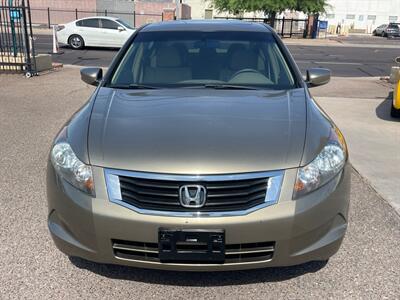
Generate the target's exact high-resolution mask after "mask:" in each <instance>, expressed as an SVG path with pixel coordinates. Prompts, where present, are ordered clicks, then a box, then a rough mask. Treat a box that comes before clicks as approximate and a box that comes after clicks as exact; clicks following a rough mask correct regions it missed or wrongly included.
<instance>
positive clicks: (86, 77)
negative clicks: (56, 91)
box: [81, 68, 103, 86]
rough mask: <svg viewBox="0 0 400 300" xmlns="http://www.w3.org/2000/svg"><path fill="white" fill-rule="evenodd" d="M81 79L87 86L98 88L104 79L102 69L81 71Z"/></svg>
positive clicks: (84, 69)
mask: <svg viewBox="0 0 400 300" xmlns="http://www.w3.org/2000/svg"><path fill="white" fill-rule="evenodd" d="M81 79H82V80H83V81H84V82H86V83H87V84H90V85H94V86H98V85H99V83H100V81H101V80H102V79H103V70H102V69H101V68H83V69H81Z"/></svg>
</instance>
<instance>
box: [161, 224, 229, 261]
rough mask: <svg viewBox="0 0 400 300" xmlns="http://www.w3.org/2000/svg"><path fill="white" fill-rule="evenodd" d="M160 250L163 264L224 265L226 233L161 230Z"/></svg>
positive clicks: (195, 230)
mask: <svg viewBox="0 0 400 300" xmlns="http://www.w3.org/2000/svg"><path fill="white" fill-rule="evenodd" d="M158 250H159V259H160V261H161V262H163V263H223V262H224V260H225V231H224V230H222V229H217V230H203V229H166V228H160V229H159V231H158Z"/></svg>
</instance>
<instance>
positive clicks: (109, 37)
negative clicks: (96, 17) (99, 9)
mask: <svg viewBox="0 0 400 300" xmlns="http://www.w3.org/2000/svg"><path fill="white" fill-rule="evenodd" d="M101 28H102V33H103V43H104V45H107V46H108V47H122V46H123V45H124V43H125V41H126V39H127V37H126V33H127V30H126V28H125V27H124V26H122V25H121V24H119V23H117V22H115V21H113V20H110V19H101Z"/></svg>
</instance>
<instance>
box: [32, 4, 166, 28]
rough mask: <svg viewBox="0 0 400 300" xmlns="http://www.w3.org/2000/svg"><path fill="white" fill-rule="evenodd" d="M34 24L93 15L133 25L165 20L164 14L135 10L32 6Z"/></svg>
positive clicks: (52, 23)
mask: <svg viewBox="0 0 400 300" xmlns="http://www.w3.org/2000/svg"><path fill="white" fill-rule="evenodd" d="M31 13H32V24H35V25H45V26H47V27H48V28H51V26H52V25H58V24H63V23H69V22H71V21H74V20H78V19H82V18H87V17H93V16H105V17H117V18H122V19H124V20H125V21H127V22H128V23H130V25H132V26H133V27H137V26H140V25H142V24H144V23H150V22H158V21H162V20H163V14H150V13H146V14H142V13H137V12H135V11H132V12H118V11H109V10H107V9H105V10H79V9H77V8H76V9H70V10H64V9H53V8H50V7H47V8H31Z"/></svg>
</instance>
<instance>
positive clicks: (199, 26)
mask: <svg viewBox="0 0 400 300" xmlns="http://www.w3.org/2000/svg"><path fill="white" fill-rule="evenodd" d="M142 31H143V32H151V31H247V32H272V30H271V28H270V27H269V26H268V25H265V24H264V23H254V22H245V21H238V20H179V21H166V22H159V23H152V24H148V25H146V26H145V27H143V29H142Z"/></svg>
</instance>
